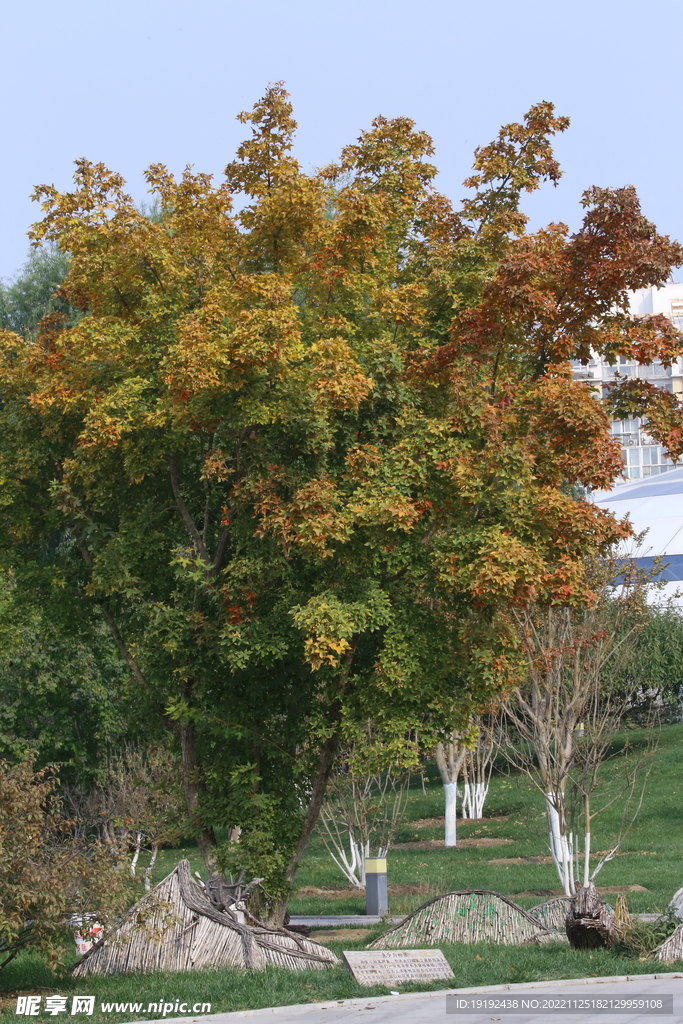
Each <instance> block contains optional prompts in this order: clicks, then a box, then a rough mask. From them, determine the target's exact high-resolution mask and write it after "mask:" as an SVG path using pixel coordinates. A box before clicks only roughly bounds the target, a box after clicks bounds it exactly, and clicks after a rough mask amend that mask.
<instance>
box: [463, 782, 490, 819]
mask: <svg viewBox="0 0 683 1024" xmlns="http://www.w3.org/2000/svg"><path fill="white" fill-rule="evenodd" d="M488 791H489V787H488V783H486V782H466V783H465V785H464V792H463V797H462V817H463V818H483V817H484V804H485V803H486V796H487V794H488Z"/></svg>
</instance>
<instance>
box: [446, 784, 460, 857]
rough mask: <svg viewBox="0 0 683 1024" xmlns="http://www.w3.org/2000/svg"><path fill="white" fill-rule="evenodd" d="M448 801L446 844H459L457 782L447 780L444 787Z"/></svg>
mask: <svg viewBox="0 0 683 1024" xmlns="http://www.w3.org/2000/svg"><path fill="white" fill-rule="evenodd" d="M443 791H444V797H445V801H446V836H445V845H446V846H455V845H456V844H457V836H456V820H457V814H456V810H457V801H456V798H457V792H458V784H457V782H446V783H444V787H443Z"/></svg>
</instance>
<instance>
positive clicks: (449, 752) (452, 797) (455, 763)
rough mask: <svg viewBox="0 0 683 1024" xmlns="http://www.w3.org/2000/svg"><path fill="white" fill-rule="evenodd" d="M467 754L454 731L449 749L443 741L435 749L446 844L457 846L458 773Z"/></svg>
mask: <svg viewBox="0 0 683 1024" xmlns="http://www.w3.org/2000/svg"><path fill="white" fill-rule="evenodd" d="M466 755H467V751H466V750H462V749H459V738H458V736H457V734H456V733H453V737H452V739H451V742H450V743H449V744H448V749H446V748H445V747H444V744H443V743H437V745H436V748H435V750H434V757H435V759H436V766H437V768H438V769H439V775H440V776H441V781H442V783H443V791H444V798H445V805H446V806H445V815H446V827H445V835H444V846H455V845H456V842H457V837H456V816H457V814H456V796H457V791H458V775H459V774H460V770H461V768H462V766H463V762H464V760H465V757H466Z"/></svg>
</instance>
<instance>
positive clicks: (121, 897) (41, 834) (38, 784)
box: [0, 759, 134, 969]
mask: <svg viewBox="0 0 683 1024" xmlns="http://www.w3.org/2000/svg"><path fill="white" fill-rule="evenodd" d="M57 784H58V778H57V772H56V769H55V768H54V767H50V766H48V767H46V768H43V769H41V770H40V771H34V770H33V764H32V762H31V760H30V759H28V760H25V761H23V762H22V763H21V764H17V765H11V764H8V763H7V762H6V761H0V958H2V959H1V960H0V969H1V968H2V967H4V966H5V965H6V964H8V963H9V962H10V960H12V959H13V958H14V957H15V956H16V954H17V953H18V952H19V950H21V949H23V948H24V947H25V946H29V945H30V946H31V947H33V948H34V949H37V950H39V951H41V952H42V953H44V954H45V955H46V956H47V959H48V963H49V965H50V966H57V965H58V964H59V963H61V961H62V958H63V955H64V940H65V939H66V937H67V936H68V934H69V926H68V920H69V918H70V916H71V915H77V916H78V917H80V918H85V919H89V920H92V919H93V918H96V919H97V921H98V922H99V923H100V924H101V925H102V927H103V928H104V929H106V928H107V926H108V925H110V924H111V923H112V922H113V921H114V920H115V919H116V917H117V916H118V915H120V914H121V912H122V911H123V910H124V909H125V908H126V907H127V906H129V904H130V902H131V900H132V898H133V896H134V892H133V888H134V887H133V883H132V879H131V877H130V872H129V871H127V870H121V869H119V868H118V867H117V862H120V851H118V850H114V849H112V848H111V845H110V844H107V843H103V842H101V841H99V840H98V839H96V838H93V837H92V836H89V835H88V834H87V833H83V830H82V829H80V828H79V827H78V823H77V822H75V821H73V820H70V819H68V818H66V817H65V816H64V814H63V812H62V808H61V804H60V801H59V798H58V796H57V792H56V789H57Z"/></svg>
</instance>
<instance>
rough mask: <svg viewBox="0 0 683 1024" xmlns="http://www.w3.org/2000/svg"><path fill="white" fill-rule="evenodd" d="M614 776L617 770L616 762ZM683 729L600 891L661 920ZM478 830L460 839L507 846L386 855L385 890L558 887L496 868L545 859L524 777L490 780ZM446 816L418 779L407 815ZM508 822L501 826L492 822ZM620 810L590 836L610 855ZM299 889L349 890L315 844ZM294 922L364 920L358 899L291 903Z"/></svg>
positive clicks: (545, 874)
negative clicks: (620, 890) (622, 891)
mask: <svg viewBox="0 0 683 1024" xmlns="http://www.w3.org/2000/svg"><path fill="white" fill-rule="evenodd" d="M629 740H630V743H631V744H632V746H633V747H635V748H637V747H638V746H639V745H643V744H644V742H645V735H644V732H643V731H634V732H633V733H632V734H630V736H629ZM613 770H615V771H619V761H618V759H617V760H616V761H615V762H614V763H613ZM682 804H683V726H680V725H674V726H666V727H665V728H663V729H662V731H661V740H660V744H659V749H658V750H657V753H656V755H655V763H654V767H653V770H652V772H651V774H650V777H649V780H648V785H647V790H646V796H645V800H644V802H643V806H642V808H641V811H640V814H639V816H638V818H637V820H636V822H635V825H634V826H633V828H632V829H631V830H630V832H629V833H628V835H627V836H626V839H625V840H624V842H623V845H622V849H621V851H620V856H618V857H616V858H615V859H614V860H613V861H610V862H609V863H608V864H606V865H605V866H604V867H603V869H602V870H601V872H600V874H599V876H598V878H597V884H598V885H599V886H615V885H639V886H642V887H643V888H644V889H647V892H630V893H627V894H626V895H627V901H628V905H629V910H630V911H631V912H632V913H641V912H659V911H662V910H664V908H665V907H666V906H667V904H668V903H669V901H670V899H671V897H672V895H673V893H674V892H675V891H676V890H677V889H679V888H680V886H681V885H682V884H683V877H681V870H680V865H681V863H682V862H683V815H682V814H681V806H682ZM484 814H485V815H486V816H487V817H485V819H484V820H483V821H481V822H474V823H463V824H461V823H460V822H458V838H459V839H466V838H497V839H507V840H511V842H508V843H506V844H505V845H501V846H497V847H496V846H494V847H475V848H472V847H468V848H465V847H461V848H458V847H455V848H454V849H445V848H440V849H439V848H433V849H419V848H416V849H414V850H390V851H389V854H388V857H387V870H388V876H389V884H390V885H391V884H394V885H401V884H405V883H422V884H424V885H427V886H429V888H430V890H432V891H433V893H434V894H437V893H439V892H448V891H450V890H453V889H494V890H496V891H497V892H501V893H504V894H505V895H508V896H517V895H518V894H519V893H523V892H529V891H530V890H546V891H548V890H553V889H558V888H559V882H558V879H557V874H556V871H555V868H554V866H553V864H552V863H550V864H539V863H524V864H512V863H509V864H504V863H502V864H501V863H498V864H492V863H491V861H500V860H506V859H508V858H519V857H533V856H544V855H547V854H548V848H547V834H546V824H545V814H544V808H543V802H542V798H541V796H540V794H539V793H538V792H537V791H536V790H535V789H534V788H533V787H532V786H531V785H530V784H529V783H528V782H526V780H525V779H524V778H523V777H512V778H510V777H507V776H505V775H497V776H494V777H493V779H492V782H491V789H490V792H489V796H488V799H487V805H486V808H485V811H484ZM442 815H443V788H442V786H441V783H440V781H438V780H437V779H430V780H429V781H428V782H427V783H426V785H425V793H424V794H423V792H422V787H421V785H420V781H419V780H415V785H414V787H413V789H412V792H411V797H410V804H409V815H408V817H409V818H410V819H412V821H415V820H420V819H422V820H424V819H428V818H435V817H439V816H442ZM503 815H505V816H506V817H505V820H503V821H494V820H491V819H492V818H494V817H500V816H503ZM620 818H621V811H620V808H619V806H618V805H615V806H614V807H613V808H612V809H610V810H609V811H607V812H606V813H605V815H604V816H600V817H599V818H598V819H597V820H596V825H595V829H594V835H593V848H594V849H595V850H604V849H607V848H608V847H609V846H610V845H611V843H612V842H613V839H614V836H615V835H616V834H617V833H618V830H619V823H620ZM432 838H433V839H437V838H439V839H440V838H443V827H433V828H429V827H427V828H420V827H417V828H416V827H415V826H413V825H412V824H411V823H410V822H408V823H407V824H406V825H404V826H403V828H402V830H401V832H400V833H399V834H398V835H397V842H407V841H410V840H415V839H432ZM297 882H298V883H299V885H300V886H301V887H304V886H316V887H335V886H339V887H343V886H344V885H345V884H346V883H345V881H344V879H343V877H342V876H341V873H340V872H339V871H338V870H337V869H336V868H335V867H334V865H333V863H332V861H331V860H330V858H329V856H328V855H327V854H326V852H325V849H324V847H323V845H322V842H321V840H320V839H319V838H314V839H313V841H312V842H311V844H310V847H309V851H308V854H307V856H306V859H305V861H304V863H303V865H302V868H301V870H300V872H299V874H298V876H297ZM427 898H428V897H427V896H425V895H417V894H405V895H401V896H397V897H394V898H392V899H390V912H391V913H392V914H402V913H407V912H409V911H410V910H413V909H415V908H416V907H417V906H419V905H420V904H421V903H423V902H425V900H426V899H427ZM541 900H542V897H540V896H531V897H526V898H524V897H522V898H519V903H520V904H521V905H522V906H524V907H530V906H533V905H534V904H535V903H539V902H541ZM290 910H291V912H292V913H293V914H323V913H327V914H331V913H334V914H352V913H356V914H362V913H364V912H365V907H364V900H363V895H362V893H359V894H358V895H354V894H351V893H350V894H349V896H348V898H347V899H343V900H342V899H335V900H334V901H331V900H325V899H324V898H320V897H317V898H316V897H311V896H308V897H306V898H301V897H298V896H295V897H294V899H292V901H291V903H290Z"/></svg>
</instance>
